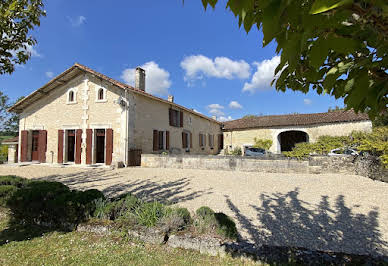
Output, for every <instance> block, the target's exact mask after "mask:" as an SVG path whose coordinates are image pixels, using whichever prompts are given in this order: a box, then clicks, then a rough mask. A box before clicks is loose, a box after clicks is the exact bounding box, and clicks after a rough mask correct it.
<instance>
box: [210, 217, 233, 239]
mask: <svg viewBox="0 0 388 266" xmlns="http://www.w3.org/2000/svg"><path fill="white" fill-rule="evenodd" d="M214 216H215V218H216V220H217V225H218V226H217V233H218V234H219V235H221V236H223V237H226V238H230V239H237V236H238V233H237V228H236V224H235V222H234V221H233V220H232V218H230V217H229V216H227V215H226V214H224V213H222V212H218V213H215V214H214Z"/></svg>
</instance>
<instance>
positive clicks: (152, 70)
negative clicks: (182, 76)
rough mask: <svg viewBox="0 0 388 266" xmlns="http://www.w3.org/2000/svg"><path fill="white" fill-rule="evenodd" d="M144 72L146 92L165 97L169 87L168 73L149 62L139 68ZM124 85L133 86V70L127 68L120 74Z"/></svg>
mask: <svg viewBox="0 0 388 266" xmlns="http://www.w3.org/2000/svg"><path fill="white" fill-rule="evenodd" d="M140 67H141V68H143V69H144V70H145V71H146V92H148V93H151V94H158V95H167V94H168V89H169V88H170V86H171V80H170V73H169V72H168V71H166V70H164V69H163V68H160V67H159V65H158V64H157V63H155V62H154V61H150V62H147V63H145V64H144V65H142V66H140ZM121 78H122V79H123V80H124V81H125V83H127V84H129V85H131V86H134V84H135V68H127V69H125V70H124V71H123V73H122V74H121Z"/></svg>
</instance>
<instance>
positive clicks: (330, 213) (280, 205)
mask: <svg viewBox="0 0 388 266" xmlns="http://www.w3.org/2000/svg"><path fill="white" fill-rule="evenodd" d="M5 174H14V175H19V176H23V177H27V178H45V179H49V180H57V181H60V182H63V183H65V184H66V185H69V186H70V187H72V188H80V189H89V188H97V189H100V190H102V191H103V192H104V193H105V194H106V195H108V196H109V195H116V194H119V193H123V192H131V193H133V194H136V195H137V196H139V197H143V198H147V199H159V200H163V201H169V202H174V203H177V204H178V205H181V206H184V207H187V208H189V209H190V210H191V211H195V210H196V209H197V208H199V207H200V206H203V205H207V206H209V207H211V208H212V209H214V210H216V211H222V212H224V213H226V214H228V215H231V216H232V217H233V218H234V219H235V221H236V222H237V225H238V228H239V231H240V233H241V236H242V238H244V239H246V240H249V241H254V242H256V243H257V244H268V245H279V246H284V245H288V246H298V247H306V248H309V249H317V250H332V251H337V252H346V253H356V254H372V255H384V256H388V204H387V203H388V184H387V183H382V182H378V181H372V180H370V179H368V178H364V177H361V176H355V175H335V174H330V175H313V174H270V173H251V172H249V173H245V172H232V171H212V170H180V169H154V168H127V169H116V170H110V169H98V168H97V169H85V168H76V167H66V168H58V167H49V166H23V167H12V166H5V165H4V166H0V175H5Z"/></svg>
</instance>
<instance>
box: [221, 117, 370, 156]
mask: <svg viewBox="0 0 388 266" xmlns="http://www.w3.org/2000/svg"><path fill="white" fill-rule="evenodd" d="M223 129H224V142H225V144H224V145H225V147H227V148H229V149H234V148H235V147H240V148H242V150H244V149H243V147H244V146H245V147H246V146H252V145H253V144H254V138H258V139H269V140H272V147H271V148H270V151H271V152H273V153H281V152H283V151H290V150H291V149H292V148H293V147H294V146H295V143H299V142H315V141H316V140H317V139H318V137H319V136H323V135H329V136H346V135H349V134H350V133H352V131H371V130H372V122H371V121H370V120H369V118H368V115H366V114H356V113H355V112H354V111H352V110H349V111H333V112H327V113H315V114H289V115H269V116H256V117H246V118H242V119H238V120H234V121H229V122H225V124H224V127H223Z"/></svg>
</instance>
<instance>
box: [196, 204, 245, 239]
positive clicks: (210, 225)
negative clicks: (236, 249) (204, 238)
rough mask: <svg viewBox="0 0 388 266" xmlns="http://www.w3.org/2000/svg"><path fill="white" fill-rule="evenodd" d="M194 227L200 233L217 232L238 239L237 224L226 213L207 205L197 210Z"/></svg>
mask: <svg viewBox="0 0 388 266" xmlns="http://www.w3.org/2000/svg"><path fill="white" fill-rule="evenodd" d="M196 214H197V215H196V217H195V219H194V228H195V229H196V231H197V232H199V233H202V234H203V233H216V234H218V235H219V236H222V237H225V238H229V239H237V236H238V233H237V228H236V224H235V223H234V221H233V220H232V219H231V218H230V217H228V216H227V215H226V214H224V213H221V212H217V213H215V212H214V211H213V210H212V209H210V208H209V207H207V206H203V207H201V208H199V209H198V210H197V211H196Z"/></svg>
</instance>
